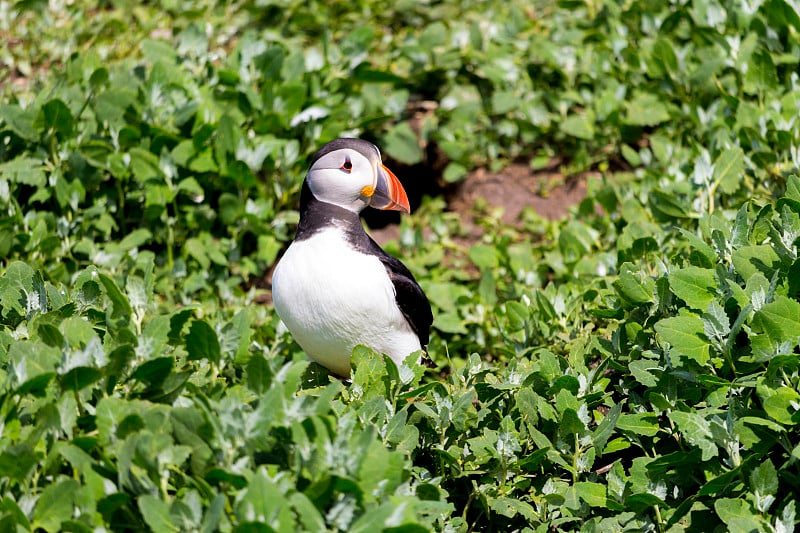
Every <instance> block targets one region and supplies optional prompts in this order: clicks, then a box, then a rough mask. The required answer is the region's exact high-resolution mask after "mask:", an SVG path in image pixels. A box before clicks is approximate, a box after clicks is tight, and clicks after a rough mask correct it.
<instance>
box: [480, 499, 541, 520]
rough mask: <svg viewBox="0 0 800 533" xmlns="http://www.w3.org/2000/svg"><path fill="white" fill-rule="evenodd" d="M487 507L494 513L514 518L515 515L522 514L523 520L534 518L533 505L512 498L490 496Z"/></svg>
mask: <svg viewBox="0 0 800 533" xmlns="http://www.w3.org/2000/svg"><path fill="white" fill-rule="evenodd" d="M489 508H490V509H491V510H492V511H494V512H495V513H497V514H499V515H502V516H505V517H508V518H514V517H515V516H517V515H520V516H522V517H523V518H524V519H525V520H528V521H533V520H536V516H537V515H536V511H534V509H533V507H532V506H531V505H530V504H529V503H526V502H523V501H520V500H517V499H514V498H490V499H489Z"/></svg>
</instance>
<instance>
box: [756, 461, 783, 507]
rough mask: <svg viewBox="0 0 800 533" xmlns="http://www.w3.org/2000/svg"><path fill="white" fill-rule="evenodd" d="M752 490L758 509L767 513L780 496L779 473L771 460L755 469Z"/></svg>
mask: <svg viewBox="0 0 800 533" xmlns="http://www.w3.org/2000/svg"><path fill="white" fill-rule="evenodd" d="M750 488H751V490H752V491H753V496H754V500H755V505H756V509H758V510H759V512H761V513H766V512H767V511H768V510H769V508H770V507H771V506H772V504H773V502H775V497H776V496H777V495H778V473H777V471H776V470H775V465H773V464H772V461H770V460H769V458H766V459H765V461H764V462H763V463H761V464H760V465H758V466H757V467H755V468H754V469H753V472H752V473H751V474H750Z"/></svg>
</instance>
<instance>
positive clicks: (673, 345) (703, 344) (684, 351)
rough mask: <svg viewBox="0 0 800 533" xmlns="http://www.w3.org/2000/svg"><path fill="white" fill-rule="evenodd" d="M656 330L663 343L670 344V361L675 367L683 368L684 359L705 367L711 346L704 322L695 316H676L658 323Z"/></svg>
mask: <svg viewBox="0 0 800 533" xmlns="http://www.w3.org/2000/svg"><path fill="white" fill-rule="evenodd" d="M655 330H656V332H657V333H658V334H659V336H660V337H661V340H662V341H663V342H666V343H668V344H669V350H670V359H671V360H672V362H673V363H672V364H673V365H675V366H683V364H684V363H683V361H682V358H684V357H685V358H688V359H689V360H691V361H694V362H695V363H697V364H698V365H701V366H702V365H705V364H706V363H707V362H708V358H709V344H708V341H706V340H705V339H704V338H703V337H704V335H705V332H704V326H703V320H702V319H701V318H700V317H698V316H695V315H685V316H675V317H670V318H664V319H661V320H659V321H658V322H656V325H655Z"/></svg>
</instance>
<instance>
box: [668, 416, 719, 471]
mask: <svg viewBox="0 0 800 533" xmlns="http://www.w3.org/2000/svg"><path fill="white" fill-rule="evenodd" d="M669 418H670V420H672V421H673V422H674V423H675V425H676V426H677V427H678V430H679V431H680V432H681V434H682V435H683V437H684V438H685V439H686V440H687V441H688V442H689V443H690V444H692V445H693V446H697V447H698V448H700V450H701V452H702V459H703V461H708V460H710V459H711V458H712V457H716V456H717V453H718V450H717V446H716V444H714V440H713V437H712V434H711V424H710V423H709V421H708V420H706V419H705V418H703V417H702V416H700V415H699V414H697V413H687V412H684V411H672V412H671V413H669Z"/></svg>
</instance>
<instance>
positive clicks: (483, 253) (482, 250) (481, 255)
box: [469, 244, 497, 270]
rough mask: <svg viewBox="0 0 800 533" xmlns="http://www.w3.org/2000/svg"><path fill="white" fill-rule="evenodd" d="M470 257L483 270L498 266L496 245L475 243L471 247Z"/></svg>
mask: <svg viewBox="0 0 800 533" xmlns="http://www.w3.org/2000/svg"><path fill="white" fill-rule="evenodd" d="M469 258H470V259H471V260H472V262H473V263H474V264H475V266H476V267H478V268H480V269H481V270H483V269H487V268H488V269H493V268H497V249H496V248H495V247H494V246H487V245H484V244H473V245H472V246H470V248H469Z"/></svg>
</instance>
